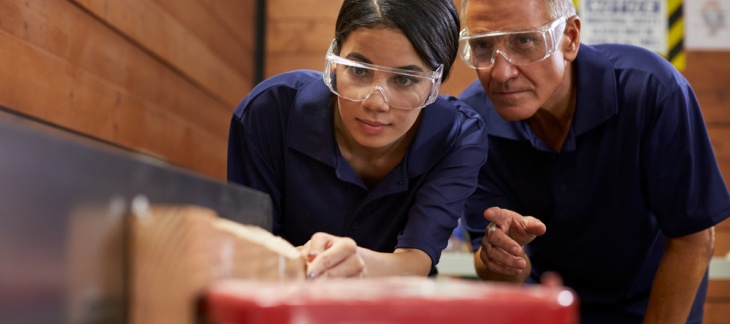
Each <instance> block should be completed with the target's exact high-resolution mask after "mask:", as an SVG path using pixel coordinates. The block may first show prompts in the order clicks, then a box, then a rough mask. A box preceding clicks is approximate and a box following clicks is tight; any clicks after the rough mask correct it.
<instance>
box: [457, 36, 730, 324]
mask: <svg viewBox="0 0 730 324" xmlns="http://www.w3.org/2000/svg"><path fill="white" fill-rule="evenodd" d="M574 67H575V73H576V76H577V80H578V92H577V103H576V111H575V115H574V119H573V123H572V125H571V129H570V131H569V133H568V136H567V138H566V140H565V143H564V145H563V149H562V151H561V152H560V153H556V152H555V151H553V150H552V149H551V148H549V147H548V146H547V145H546V144H545V143H544V142H543V141H542V140H540V138H538V137H537V136H536V135H535V134H534V133H533V132H532V131H531V130H530V128H529V127H528V125H527V123H526V121H519V122H508V121H505V120H504V119H502V118H501V117H500V116H499V115H498V114H497V112H496V111H495V110H494V108H493V106H492V105H491V103H490V102H489V101H488V99H487V97H486V95H485V93H484V91H483V89H482V87H481V85H480V84H479V83H478V81H477V82H475V83H473V84H471V85H470V86H469V87H468V88H467V89H466V90H465V91H464V92H463V93H462V94H461V96H460V98H461V99H462V100H464V102H465V103H467V104H468V105H470V106H472V107H474V109H476V110H477V111H478V112H479V113H480V114H482V115H483V117H484V119H485V121H486V122H487V129H488V132H489V160H488V161H487V163H486V164H485V165H484V166H483V168H482V170H481V171H480V179H479V186H478V189H477V191H476V193H475V195H474V196H473V197H471V198H470V199H469V201H468V202H467V209H466V212H465V219H464V227H465V228H466V229H467V230H468V231H469V232H470V233H471V234H472V239H473V243H474V245H475V246H474V247H475V248H478V247H479V245H480V242H481V238H482V237H483V235H484V228H485V226H486V225H487V223H486V221H485V220H484V217H483V216H482V214H483V211H484V210H485V209H486V208H488V207H491V206H499V207H503V208H508V209H512V210H514V211H516V212H518V213H520V214H522V215H531V216H535V217H537V218H539V219H540V220H542V221H543V222H544V223H545V224H546V225H547V232H546V234H545V235H543V236H541V237H538V238H536V239H535V240H534V241H533V242H532V243H531V244H529V245H528V247H527V250H526V251H527V253H528V255H529V256H530V259H531V261H532V273H531V277H530V279H529V281H530V282H536V281H537V280H538V278H539V276H540V275H541V274H542V273H544V272H546V271H556V272H558V273H560V274H561V275H562V277H563V280H564V283H565V284H566V285H567V286H569V287H572V288H573V289H574V290H575V291H576V292H577V294H578V296H579V298H580V300H581V311H582V313H583V321H584V322H601V321H602V320H606V321H607V322H609V323H627V322H640V321H641V319H642V318H643V314H644V312H645V310H646V306H647V303H648V298H649V292H650V289H651V284H652V280H653V278H654V273H655V271H656V269H657V265H658V264H659V260H660V258H661V255H662V253H663V251H664V239H665V236H667V237H679V236H683V235H687V234H691V233H695V232H698V231H701V230H704V229H706V228H709V227H711V226H713V225H715V224H717V223H718V222H720V221H722V220H723V219H725V218H726V217H728V215H730V197H729V196H728V190H727V187H726V186H725V183H724V182H723V179H722V176H721V174H720V171H719V169H718V166H717V163H716V161H715V156H714V153H713V151H712V147H711V145H710V140H709V138H708V135H707V131H706V128H705V124H704V121H703V118H702V115H701V112H700V108H699V105H698V103H697V100H696V98H695V95H694V93H693V91H692V89H691V88H690V85H689V84H688V82H687V81H686V79H685V78H684V77H683V76H682V75H681V74H680V73H678V72H677V71H676V70H675V69H674V68H673V67H672V66H671V65H670V64H669V63H667V61H666V60H665V59H663V58H661V57H659V56H658V55H655V54H654V53H651V52H648V51H646V50H643V49H640V48H636V47H629V46H624V45H596V46H588V45H585V44H581V47H580V51H579V53H578V57H577V59H576V61H575V63H574ZM678 280H681V278H678ZM706 280H707V277H705V282H704V283H703V285H702V287H701V289H700V293H699V294H698V298H697V299H696V301H695V305H694V307H693V311H692V315H691V318H693V319H695V320H699V319H700V318H701V316H702V305H703V303H704V297H705V289H706Z"/></svg>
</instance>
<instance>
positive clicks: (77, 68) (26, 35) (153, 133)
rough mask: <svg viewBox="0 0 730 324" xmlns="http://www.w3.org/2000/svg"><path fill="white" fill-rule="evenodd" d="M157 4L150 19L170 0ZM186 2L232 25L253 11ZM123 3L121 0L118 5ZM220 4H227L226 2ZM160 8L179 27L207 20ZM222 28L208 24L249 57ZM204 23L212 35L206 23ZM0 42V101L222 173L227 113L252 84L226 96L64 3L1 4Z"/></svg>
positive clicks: (234, 4)
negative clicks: (181, 22)
mask: <svg viewBox="0 0 730 324" xmlns="http://www.w3.org/2000/svg"><path fill="white" fill-rule="evenodd" d="M149 1H152V0H149ZM155 1H159V2H157V3H150V4H148V5H149V6H156V8H158V9H157V11H158V13H157V14H153V15H152V16H158V15H160V12H164V11H163V9H164V8H165V7H164V6H163V4H164V3H166V2H164V1H167V0H155ZM185 1H194V2H195V3H198V4H199V5H197V6H192V5H191V6H192V7H193V8H197V9H195V10H203V9H204V8H207V9H205V10H206V11H207V12H210V14H209V15H208V19H215V20H220V21H224V22H226V24H231V23H235V22H233V21H232V20H233V19H240V18H242V17H246V15H250V16H249V17H248V18H247V19H244V20H243V21H246V22H247V23H243V24H242V25H245V24H252V21H255V19H253V18H254V17H253V12H252V10H249V11H247V12H236V11H235V10H230V9H232V8H242V6H243V7H252V6H253V5H252V2H248V1H245V3H246V4H242V2H238V1H232V0H225V1H223V2H222V1H216V2H215V4H216V6H215V7H205V6H203V5H200V4H205V3H207V2H209V1H206V0H185ZM120 3H127V2H117V3H116V4H120ZM176 3H177V2H176ZM226 3H229V5H230V6H231V7H224V6H225V5H226ZM180 4H181V5H182V2H180ZM165 5H173V3H172V2H169V3H166V4H165ZM224 8H225V9H226V10H224ZM107 10H111V9H110V8H107ZM176 10H179V9H176ZM222 13H228V15H227V16H226V17H228V18H222V17H223V15H222ZM163 15H164V16H167V17H168V18H169V17H173V18H174V19H173V18H169V19H170V20H180V21H184V22H185V23H186V24H204V23H205V22H204V21H199V20H193V18H191V17H188V16H186V15H185V14H183V13H180V12H179V11H175V13H165V14H163ZM185 17H188V18H185ZM218 18H220V19H218ZM130 19H132V18H130ZM195 19H197V18H195ZM228 28H229V27H227V26H226V27H215V28H214V30H215V31H216V32H224V30H229V31H228V32H227V33H228V36H226V37H225V38H227V39H229V40H232V43H234V42H235V43H236V45H235V46H232V47H231V48H233V49H232V50H231V52H236V51H237V52H238V53H242V52H241V51H242V49H243V51H248V52H249V53H248V55H247V56H248V57H249V58H251V57H253V54H252V53H251V51H252V49H245V45H242V44H244V43H245V42H244V41H242V40H240V39H239V40H238V41H235V39H237V37H240V36H238V35H242V34H245V32H244V31H239V30H237V29H228ZM201 29H202V30H207V31H208V32H210V29H208V28H207V27H206V28H201ZM241 29H242V28H241ZM187 30H188V29H178V30H177V31H178V32H187ZM234 30H235V31H234ZM248 33H249V34H250V36H249V37H247V41H248V42H249V44H253V41H252V39H253V35H254V33H253V30H252V29H250V30H248ZM189 37H191V38H195V37H196V36H195V35H193V36H189ZM202 37H203V36H199V38H202ZM178 39H179V38H178ZM0 42H1V43H2V44H3V46H2V48H1V49H0V82H1V83H2V85H3V86H2V87H0V105H3V106H5V107H7V108H10V109H11V110H15V111H17V112H20V113H23V114H27V115H31V116H33V117H36V118H39V119H41V120H44V121H46V122H49V123H51V124H56V125H59V126H62V127H64V128H69V129H72V130H74V131H77V132H80V133H82V134H86V135H89V136H90V137H95V138H99V139H102V140H104V141H108V142H112V143H115V144H118V145H119V146H122V147H126V148H128V149H131V150H134V151H139V152H144V153H147V154H150V155H153V156H157V157H159V158H160V159H163V160H165V161H167V162H169V163H172V164H174V165H178V166H181V167H184V168H186V169H190V170H192V171H197V172H200V173H202V174H205V175H209V176H212V177H214V178H219V179H224V178H225V156H226V149H227V134H228V123H229V120H230V115H231V112H232V110H233V108H234V107H235V105H236V104H237V103H238V102H239V101H240V100H241V99H242V98H243V97H244V96H245V94H246V93H248V91H249V90H250V86H242V87H241V88H239V89H238V90H237V92H238V94H237V95H236V97H237V98H235V99H234V98H233V96H231V98H229V100H228V101H229V102H226V101H223V100H221V99H220V98H219V97H218V96H217V95H215V94H214V93H212V92H211V91H210V90H209V89H206V88H203V87H201V85H200V83H199V82H195V81H194V80H192V79H191V78H190V77H189V76H188V75H185V74H184V73H181V72H180V70H179V69H177V68H176V67H174V66H171V65H170V62H166V61H163V60H161V59H160V58H159V57H158V56H157V55H151V54H152V53H151V52H150V51H149V50H148V49H147V48H144V47H140V46H139V44H140V43H139V42H137V41H135V40H134V39H131V38H130V37H129V35H124V34H120V33H119V32H118V31H117V30H116V29H114V28H110V26H109V25H108V24H107V23H106V22H103V21H100V20H99V19H98V18H97V17H95V16H93V15H90V14H89V12H88V11H86V10H85V9H84V8H82V7H80V6H79V5H77V4H75V3H74V2H73V1H68V0H34V1H20V0H18V1H16V0H4V1H0ZM158 42H161V41H160V40H158ZM216 42H217V43H216ZM225 43H226V42H221V41H220V40H217V41H216V40H213V39H211V40H206V41H205V42H202V41H201V42H193V46H203V45H204V46H206V47H207V46H209V47H210V48H213V47H215V46H224V45H225ZM177 45H180V46H185V44H177ZM167 46H172V45H169V44H168V45H167ZM180 52H186V51H185V50H180ZM210 52H213V50H212V49H211V50H210ZM186 53H188V54H190V53H191V52H186ZM192 53H195V51H192ZM221 57H223V56H221ZM193 59H194V60H193V61H194V63H195V64H199V65H208V64H206V63H205V59H206V57H197V56H196V57H193ZM216 60H217V61H219V62H223V61H225V60H224V59H222V58H216ZM248 65H249V68H247V69H248V70H249V71H250V70H252V66H253V61H252V60H250V59H249V60H248ZM244 68H245V67H244V65H243V64H237V65H236V64H229V65H227V66H226V67H225V70H227V71H229V73H236V74H238V73H239V72H240V71H237V70H241V69H244ZM249 74H251V73H250V72H249ZM249 78H252V75H250V76H249Z"/></svg>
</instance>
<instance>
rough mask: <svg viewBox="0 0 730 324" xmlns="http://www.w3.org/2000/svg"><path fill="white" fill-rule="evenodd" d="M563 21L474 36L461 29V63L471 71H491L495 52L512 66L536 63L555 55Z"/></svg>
mask: <svg viewBox="0 0 730 324" xmlns="http://www.w3.org/2000/svg"><path fill="white" fill-rule="evenodd" d="M566 21H567V18H566V17H560V18H558V19H556V20H554V21H553V22H551V23H549V24H547V25H544V26H540V27H537V28H534V29H530V30H521V31H497V32H490V33H484V34H475V35H469V33H468V31H467V30H466V29H463V30H462V31H461V33H460V34H459V54H460V56H461V59H462V60H464V63H466V65H468V66H469V67H471V68H474V69H488V68H491V67H492V65H494V60H495V59H496V56H497V53H499V54H501V55H502V56H503V57H504V58H505V59H506V60H507V61H508V62H510V63H511V64H514V65H527V64H533V63H537V62H540V61H543V60H545V59H547V58H548V57H550V55H552V54H553V53H554V52H555V50H556V49H557V46H558V43H559V42H560V39H561V37H562V35H563V31H564V30H565V23H566Z"/></svg>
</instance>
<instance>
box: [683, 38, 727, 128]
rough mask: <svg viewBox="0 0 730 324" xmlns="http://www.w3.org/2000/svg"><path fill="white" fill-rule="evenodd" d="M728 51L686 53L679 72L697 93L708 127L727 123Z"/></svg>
mask: <svg viewBox="0 0 730 324" xmlns="http://www.w3.org/2000/svg"><path fill="white" fill-rule="evenodd" d="M728 62H730V52H726V51H725V52H723V51H712V52H699V51H689V52H687V68H686V70H685V71H684V72H683V74H684V75H685V77H686V78H687V80H688V81H689V82H690V84H691V85H692V88H693V89H694V90H695V92H696V94H697V100H698V101H699V102H700V105H701V106H702V112H703V114H704V117H705V120H706V121H707V123H708V124H726V125H727V124H728V123H730V108H728V106H727V103H728V102H730V92H728V91H727V89H728V87H729V86H730V64H728Z"/></svg>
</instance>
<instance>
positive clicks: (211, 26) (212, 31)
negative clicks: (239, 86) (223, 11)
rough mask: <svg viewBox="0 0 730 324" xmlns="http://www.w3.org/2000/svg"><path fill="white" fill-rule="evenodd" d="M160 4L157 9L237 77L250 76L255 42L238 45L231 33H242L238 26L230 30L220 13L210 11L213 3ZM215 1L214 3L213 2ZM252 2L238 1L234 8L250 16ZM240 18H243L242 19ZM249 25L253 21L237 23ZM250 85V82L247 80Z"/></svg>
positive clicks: (162, 0) (163, 0) (175, 0)
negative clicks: (202, 45)
mask: <svg viewBox="0 0 730 324" xmlns="http://www.w3.org/2000/svg"><path fill="white" fill-rule="evenodd" d="M154 1H155V2H156V3H157V4H159V6H160V8H161V9H162V10H164V11H166V12H167V13H169V14H170V16H172V17H173V18H174V19H175V20H176V21H178V22H179V23H180V24H181V25H183V26H185V29H186V30H187V31H188V32H189V33H190V35H193V36H195V37H196V38H197V39H199V40H200V41H201V42H202V43H203V44H204V45H205V46H207V47H208V48H209V49H210V51H211V52H212V53H214V54H216V55H217V56H219V57H220V58H221V59H222V60H223V61H224V62H226V63H228V64H229V65H230V66H231V67H233V68H234V71H235V72H236V73H238V74H239V75H240V76H242V77H244V78H246V76H251V75H253V65H252V64H251V62H252V61H253V56H252V54H253V48H254V43H253V42H254V39H253V37H251V36H252V35H250V36H249V37H246V38H243V39H242V40H244V41H239V37H240V36H239V33H236V32H234V30H243V28H241V27H240V26H234V27H233V29H231V27H229V26H228V25H227V24H226V23H225V21H223V20H222V19H221V18H220V16H219V13H217V12H215V11H213V10H211V9H209V7H208V3H210V2H215V1H200V0H185V1H181V0H154ZM216 1H217V0H216ZM254 4H255V2H254V1H240V2H239V3H238V4H235V5H236V6H237V7H238V8H237V10H240V11H241V13H245V12H253V10H254V9H255V6H254ZM242 18H243V17H242ZM244 22H248V23H249V24H252V23H253V22H254V19H250V17H249V19H245V20H241V21H240V23H244ZM253 28H254V26H253V25H250V27H249V30H253ZM246 81H247V82H251V81H252V80H251V79H250V78H249V79H248V80H246Z"/></svg>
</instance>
